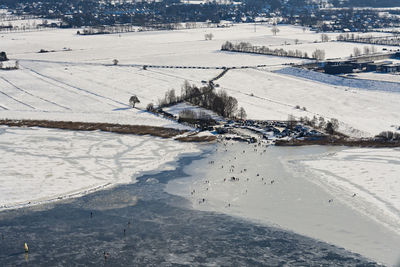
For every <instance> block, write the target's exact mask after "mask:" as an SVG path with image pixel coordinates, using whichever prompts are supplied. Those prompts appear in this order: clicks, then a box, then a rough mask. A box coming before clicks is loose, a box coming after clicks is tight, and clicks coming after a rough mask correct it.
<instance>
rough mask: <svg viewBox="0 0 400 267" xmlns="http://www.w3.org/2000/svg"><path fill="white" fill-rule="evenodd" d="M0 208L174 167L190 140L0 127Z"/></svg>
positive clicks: (85, 190) (73, 193)
mask: <svg viewBox="0 0 400 267" xmlns="http://www.w3.org/2000/svg"><path fill="white" fill-rule="evenodd" d="M0 150H1V152H2V156H1V160H0V170H1V176H0V183H1V187H0V209H4V208H15V207H20V206H25V205H31V204H32V205H33V204H39V203H43V202H47V201H50V200H57V199H61V198H68V197H76V196H80V195H82V194H86V193H89V192H92V191H94V190H98V189H102V188H105V187H109V186H112V185H115V184H120V183H134V182H135V178H136V177H137V176H138V175H140V174H141V173H143V172H146V171H155V170H158V169H162V170H164V169H171V168H174V161H175V160H176V158H177V157H178V156H179V155H181V154H182V153H185V152H188V153H190V152H195V151H197V148H196V146H195V145H193V144H183V143H179V142H177V141H173V140H170V139H161V138H154V137H149V136H135V135H120V134H112V133H104V132H98V131H96V132H83V131H82V132H75V131H63V130H54V129H42V128H33V129H32V128H31V129H26V128H8V127H1V128H0Z"/></svg>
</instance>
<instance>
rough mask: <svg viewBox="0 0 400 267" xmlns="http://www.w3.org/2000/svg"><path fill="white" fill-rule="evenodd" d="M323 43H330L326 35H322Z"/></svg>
mask: <svg viewBox="0 0 400 267" xmlns="http://www.w3.org/2000/svg"><path fill="white" fill-rule="evenodd" d="M321 41H322V42H329V36H328V35H327V34H326V33H323V34H321Z"/></svg>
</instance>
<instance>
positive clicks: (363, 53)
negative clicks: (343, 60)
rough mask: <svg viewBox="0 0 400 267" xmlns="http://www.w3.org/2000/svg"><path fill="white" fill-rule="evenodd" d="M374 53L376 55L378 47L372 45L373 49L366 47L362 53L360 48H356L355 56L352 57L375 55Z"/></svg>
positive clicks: (354, 49)
mask: <svg viewBox="0 0 400 267" xmlns="http://www.w3.org/2000/svg"><path fill="white" fill-rule="evenodd" d="M374 53H376V47H375V46H372V45H371V47H368V46H364V47H363V51H361V49H360V48H358V47H354V48H353V54H352V55H351V56H355V57H358V56H361V55H370V54H374Z"/></svg>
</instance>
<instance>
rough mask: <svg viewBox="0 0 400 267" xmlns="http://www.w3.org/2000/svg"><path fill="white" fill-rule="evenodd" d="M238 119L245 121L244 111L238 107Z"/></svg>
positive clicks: (245, 114)
mask: <svg viewBox="0 0 400 267" xmlns="http://www.w3.org/2000/svg"><path fill="white" fill-rule="evenodd" d="M238 117H239V118H240V119H241V120H245V119H246V118H247V113H246V110H245V109H244V108H243V107H240V109H239V112H238Z"/></svg>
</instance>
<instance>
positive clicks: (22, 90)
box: [0, 77, 71, 110]
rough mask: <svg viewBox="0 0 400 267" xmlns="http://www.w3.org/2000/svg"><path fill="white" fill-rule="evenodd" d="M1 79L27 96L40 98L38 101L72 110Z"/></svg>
mask: <svg viewBox="0 0 400 267" xmlns="http://www.w3.org/2000/svg"><path fill="white" fill-rule="evenodd" d="M0 79H2V80H3V81H5V82H6V83H8V84H10V85H11V86H13V87H14V88H15V89H17V90H20V91H21V92H24V93H25V94H27V95H30V96H33V97H36V98H38V99H40V100H42V101H45V102H47V103H50V104H52V105H55V106H58V107H60V108H63V109H66V110H71V109H70V108H68V107H65V106H63V105H60V104H57V103H55V102H53V101H50V100H47V99H45V98H43V97H40V96H37V95H34V94H32V93H29V92H28V91H26V90H24V89H22V88H21V87H18V86H16V85H15V84H13V83H12V82H10V81H9V80H7V79H6V78H4V77H0Z"/></svg>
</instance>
